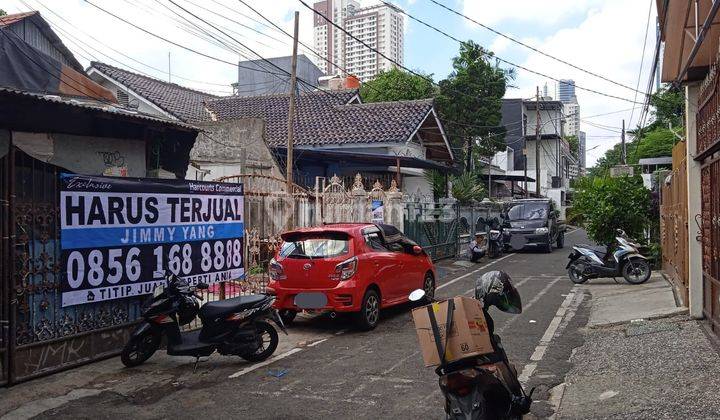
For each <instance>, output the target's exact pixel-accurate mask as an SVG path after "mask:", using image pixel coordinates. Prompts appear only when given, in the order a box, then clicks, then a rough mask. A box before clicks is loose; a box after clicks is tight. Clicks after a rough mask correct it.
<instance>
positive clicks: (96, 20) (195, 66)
mask: <svg viewBox="0 0 720 420" xmlns="http://www.w3.org/2000/svg"><path fill="white" fill-rule="evenodd" d="M91 1H93V3H95V4H97V5H98V6H100V7H102V8H104V9H106V10H108V11H110V12H112V13H114V14H116V15H118V16H120V17H122V18H124V19H126V20H128V21H130V22H132V23H134V24H135V25H137V26H140V27H142V28H146V29H147V30H148V31H151V32H153V33H156V34H158V35H161V36H163V37H166V38H168V39H170V40H172V41H174V42H176V43H178V44H180V45H182V46H184V47H187V48H191V49H194V50H197V51H200V52H202V53H204V54H207V55H210V56H213V57H217V58H219V59H222V60H225V61H229V62H231V63H236V62H237V61H238V60H245V59H258V56H257V55H255V54H253V53H252V52H250V51H249V50H247V49H245V48H243V47H240V46H238V45H237V43H236V42H235V41H232V40H231V39H228V38H226V37H225V36H223V35H222V34H221V33H220V32H219V31H218V30H216V29H213V28H211V27H209V26H206V25H204V24H203V23H202V22H200V21H199V20H197V19H195V18H194V17H192V16H190V15H188V14H187V13H185V12H183V11H182V10H180V9H178V8H176V7H175V6H174V5H173V4H171V3H170V2H168V0H162V3H163V4H164V5H165V6H166V7H167V8H170V9H173V10H175V11H176V12H177V13H179V14H180V15H183V16H184V17H185V18H186V19H188V20H190V21H191V22H192V23H193V24H190V23H188V22H186V21H183V20H182V18H179V17H178V16H176V15H173V13H172V12H171V11H169V10H168V9H167V8H164V7H163V6H161V5H159V4H158V3H156V2H154V1H151V0H127V1H112V2H111V1H103V0H91ZM174 1H175V2H176V3H177V4H179V5H181V6H182V7H184V8H186V9H188V10H189V11H191V12H193V13H195V14H196V15H197V16H199V17H201V18H202V19H205V20H206V21H208V22H211V23H212V24H213V25H215V26H217V27H218V28H220V27H222V28H221V30H222V31H225V32H227V34H228V35H229V36H231V37H233V38H235V39H236V40H237V41H239V42H242V43H243V44H245V45H247V47H249V48H251V49H252V50H254V51H255V52H257V53H258V54H259V55H261V56H263V57H276V56H282V55H289V54H291V53H292V39H291V38H290V37H288V36H287V35H284V34H282V33H281V32H280V31H278V30H276V29H269V28H267V27H266V26H263V24H265V25H269V24H267V22H265V21H264V20H262V18H260V17H259V16H258V15H256V14H255V13H254V12H252V11H251V10H249V9H247V8H246V7H244V6H243V5H242V4H241V3H239V2H238V1H236V0H218V2H217V3H219V4H216V2H200V1H198V0H174ZM24 2H25V3H26V4H27V5H29V6H30V7H32V8H33V9H35V10H39V11H40V12H41V13H42V15H43V17H44V18H45V19H46V20H48V21H50V23H51V24H52V25H53V26H55V27H57V28H58V29H57V32H58V35H59V36H60V37H61V38H62V39H63V42H65V44H66V45H67V46H68V48H70V49H71V50H72V51H73V53H74V54H75V55H76V57H77V58H78V60H79V61H80V62H81V63H82V64H83V65H88V64H89V60H91V59H92V60H98V61H103V62H106V63H108V64H111V65H116V66H119V67H124V68H127V69H128V70H134V71H140V72H143V73H147V74H149V75H151V76H153V77H157V78H161V79H163V80H167V67H168V52H170V53H171V63H172V64H171V69H172V74H173V75H174V76H175V77H173V81H174V82H176V83H179V84H182V85H185V86H188V87H192V88H196V89H201V90H206V91H212V93H217V94H220V93H221V92H225V93H229V92H230V87H229V86H230V84H231V83H233V82H236V81H237V67H235V66H233V65H228V64H224V63H220V62H218V61H213V60H211V59H208V58H204V57H201V56H199V55H197V54H194V53H192V52H189V51H186V50H184V49H183V48H180V47H177V46H173V45H170V44H168V43H166V42H164V41H162V40H160V39H157V38H155V37H153V36H151V35H148V34H145V33H143V32H141V31H139V30H137V29H135V28H133V27H131V26H129V25H127V24H126V23H123V22H121V21H119V20H117V19H115V18H113V17H111V16H109V15H107V14H105V13H104V12H102V11H100V10H98V9H96V8H94V7H93V6H91V5H90V4H88V3H87V2H85V1H82V0H68V1H63V2H55V1H50V0H24ZM192 3H195V4H199V5H201V6H202V7H204V8H206V9H209V10H212V11H213V12H215V13H217V14H213V13H211V12H208V11H206V10H203V9H202V8H200V7H196V6H195V5H193V4H192ZM248 4H250V5H251V6H252V7H254V8H256V9H257V10H258V11H259V12H260V13H262V14H263V15H264V16H266V17H267V18H268V19H270V20H271V21H273V22H274V23H276V24H277V25H278V26H280V27H281V28H283V29H284V30H285V31H287V32H288V33H290V34H292V32H293V12H294V11H295V10H298V11H300V40H301V41H302V42H304V43H306V44H307V45H310V46H312V39H313V29H312V28H313V25H312V19H313V12H312V11H310V10H308V9H306V8H305V7H303V6H302V5H301V4H300V3H298V2H297V1H295V0H273V1H258V0H249V1H248ZM13 6H14V8H9V9H10V10H9V11H12V12H17V11H26V10H28V7H27V6H26V5H25V4H23V2H21V1H20V0H14V4H13ZM223 6H225V7H223ZM48 8H49V9H50V10H51V11H52V12H54V13H55V14H57V15H59V16H62V18H64V19H65V20H67V21H68V22H70V23H68V22H66V21H63V20H62V19H60V18H59V17H58V16H56V15H54V14H53V13H51V12H50V11H48ZM240 13H241V14H243V15H246V16H245V17H244V16H242V15H241V14H240ZM219 15H222V16H225V17H226V18H228V19H230V20H228V19H225V18H223V17H221V16H219ZM257 22H261V23H262V24H259V23H257ZM195 25H197V26H195ZM242 25H247V26H248V27H251V28H254V29H256V30H258V31H260V32H262V33H264V34H267V35H269V36H271V37H272V38H275V39H271V38H270V37H268V36H264V35H260V34H258V33H256V32H254V31H252V30H251V29H248V28H247V27H243V26H242ZM198 26H204V27H205V28H206V29H207V30H208V31H209V32H212V33H213V34H214V35H215V36H216V37H218V38H225V40H224V42H225V43H227V44H229V45H231V46H232V47H233V48H236V49H237V50H238V51H239V52H234V51H232V50H231V49H230V48H228V47H226V46H222V45H221V46H218V45H213V44H216V43H217V41H211V42H210V41H207V40H204V39H201V38H199V37H198V36H196V34H193V33H192V32H193V31H194V32H196V33H197V32H199V29H198ZM83 32H85V33H87V34H90V35H92V36H93V37H95V38H97V40H98V41H99V42H98V41H95V40H93V39H91V38H89V37H88V36H87V35H85V34H84V33H83ZM68 34H70V35H68ZM73 37H75V38H78V39H79V42H78V41H76V40H73ZM82 43H86V44H89V46H87V45H83V44H82ZM101 43H102V44H105V45H107V46H109V47H112V48H113V49H115V50H117V51H120V52H122V53H123V54H125V55H127V56H130V57H132V58H133V59H135V60H137V61H139V62H141V63H144V64H147V65H149V66H152V67H155V68H157V69H159V70H154V69H152V68H149V67H146V66H144V65H142V64H139V63H137V62H134V61H132V60H130V59H128V58H126V57H123V56H122V55H120V54H118V53H116V52H114V51H112V50H110V49H109V48H108V47H106V46H103V45H101ZM300 51H301V52H304V48H301V49H300ZM108 56H109V57H108ZM130 67H132V68H130ZM180 76H182V77H185V78H187V79H193V80H199V81H204V82H207V83H195V82H191V81H188V80H185V79H181V78H180ZM209 83H213V84H209Z"/></svg>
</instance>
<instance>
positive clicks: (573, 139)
mask: <svg viewBox="0 0 720 420" xmlns="http://www.w3.org/2000/svg"><path fill="white" fill-rule="evenodd" d="M565 140H567V142H568V144H569V145H570V153H571V154H572V155H573V156H575V157H577V156H578V152H580V140H579V139H578V136H567V137H565Z"/></svg>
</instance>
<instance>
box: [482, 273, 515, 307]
mask: <svg viewBox="0 0 720 420" xmlns="http://www.w3.org/2000/svg"><path fill="white" fill-rule="evenodd" d="M475 299H482V301H483V304H484V306H485V309H487V308H488V307H489V306H490V305H493V306H495V307H497V308H498V309H500V310H501V311H503V312H509V313H511V314H519V313H521V312H522V301H521V300H520V294H519V293H518V291H517V289H515V286H513V285H512V283H511V282H510V276H509V275H508V274H507V273H505V272H504V271H488V272H487V273H485V274H483V275H482V276H481V277H480V278H479V279H477V280H476V281H475Z"/></svg>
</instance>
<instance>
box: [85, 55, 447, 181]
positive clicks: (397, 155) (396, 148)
mask: <svg viewBox="0 0 720 420" xmlns="http://www.w3.org/2000/svg"><path fill="white" fill-rule="evenodd" d="M88 73H89V75H90V77H92V78H93V80H95V81H97V82H98V83H99V84H101V85H102V86H104V87H107V88H108V89H110V90H112V91H113V92H115V93H116V94H117V95H119V97H120V98H122V97H123V95H126V96H127V97H128V103H129V104H130V105H133V104H136V106H137V107H138V109H142V110H145V111H147V112H151V113H155V115H163V116H165V117H168V118H173V119H177V120H179V121H184V122H188V123H193V124H199V125H200V126H201V127H202V129H203V131H202V132H201V134H200V135H199V136H198V139H197V141H196V146H195V148H194V149H193V151H192V153H191V165H190V167H189V168H188V171H189V175H188V177H192V178H195V179H206V180H209V179H217V178H220V177H223V176H230V175H237V174H240V173H245V174H260V175H270V176H274V177H279V178H283V177H284V172H285V155H286V147H287V120H288V110H289V99H288V98H289V95H288V94H285V93H281V94H269V95H254V96H228V97H217V96H214V95H210V94H207V93H203V92H199V91H195V90H192V89H188V88H185V87H182V86H180V85H177V84H173V83H168V82H164V81H161V80H158V79H154V78H151V77H147V76H143V75H139V74H136V73H133V72H130V71H127V70H124V69H120V68H117V67H114V66H110V65H107V64H103V63H98V62H93V63H92V65H91V66H90V69H89V70H88ZM294 147H295V149H296V151H295V154H294V160H295V163H294V167H295V170H296V173H295V174H294V179H295V182H296V183H297V184H299V185H302V186H305V187H308V188H312V187H314V185H315V179H316V177H325V178H327V179H329V178H330V177H332V176H333V175H336V174H337V175H338V176H340V177H342V178H344V179H345V184H346V185H351V184H352V181H351V180H352V178H353V177H354V176H355V175H356V174H357V173H360V174H361V175H362V176H363V178H365V179H368V180H373V181H372V182H374V180H380V181H381V182H382V183H383V184H384V185H386V186H387V185H389V184H390V181H391V180H393V179H394V180H396V182H397V183H398V184H399V185H400V186H401V187H402V189H403V191H406V192H416V191H418V190H420V191H421V192H422V193H423V194H429V193H430V186H429V184H428V183H427V181H426V180H425V177H424V170H426V169H437V170H441V171H444V172H447V171H448V169H449V167H450V166H451V165H452V163H453V154H452V150H451V148H450V146H449V143H448V140H447V137H446V135H445V131H444V128H443V126H442V123H441V121H440V119H439V118H438V116H437V113H436V111H435V108H434V104H433V102H432V100H421V101H406V102H387V103H373V104H363V103H362V100H361V98H360V96H359V95H358V91H357V90H339V91H313V92H302V93H300V95H298V99H297V119H296V127H295V135H294Z"/></svg>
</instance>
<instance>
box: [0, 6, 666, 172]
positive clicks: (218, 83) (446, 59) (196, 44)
mask: <svg viewBox="0 0 720 420" xmlns="http://www.w3.org/2000/svg"><path fill="white" fill-rule="evenodd" d="M171 1H172V2H174V3H176V5H174V4H172V3H171ZM305 1H306V2H307V3H308V4H312V0H305ZM376 1H377V0H365V1H364V2H363V3H364V4H370V3H374V2H376ZM438 1H439V2H440V3H443V4H445V5H447V6H449V7H451V8H453V9H455V10H457V11H459V12H461V13H464V14H465V15H467V16H469V17H471V18H473V19H475V20H477V21H478V22H480V23H482V24H484V25H487V26H489V27H492V28H494V29H496V30H498V31H500V32H503V33H506V34H508V35H511V36H512V37H514V38H516V39H519V40H521V41H523V42H525V43H526V44H529V45H532V46H534V47H536V48H538V49H540V50H542V51H544V52H546V53H548V54H550V55H552V56H555V57H558V58H561V59H563V60H565V61H568V62H570V63H572V64H574V65H576V66H578V67H580V68H582V69H586V70H589V71H591V72H593V73H596V74H599V75H602V76H604V77H606V78H607V79H610V80H612V81H614V82H617V83H619V84H622V85H625V86H628V87H632V88H635V87H636V86H637V83H638V77H639V75H640V68H641V61H643V57H642V50H643V44H644V41H645V32H646V23H647V22H648V11H650V27H649V31H648V35H647V48H646V51H645V57H644V66H643V72H642V75H641V78H640V84H639V90H641V91H643V90H644V89H645V87H646V85H647V77H648V72H649V68H650V64H651V63H650V62H651V61H652V55H653V48H654V45H655V29H654V28H655V27H654V22H655V9H654V7H651V4H652V3H654V2H653V1H652V0H553V1H539V0H501V1H500V0H438ZM243 2H245V3H247V5H248V6H250V7H252V8H254V9H256V11H257V12H258V13H259V14H261V15H263V16H264V17H266V18H267V19H269V20H270V21H272V22H273V23H275V24H277V25H278V26H280V27H281V28H283V29H284V30H286V31H287V32H290V33H291V32H292V26H293V25H292V18H293V12H294V11H296V10H298V11H300V22H301V24H300V38H301V41H304V42H305V43H307V44H308V45H310V46H312V12H311V11H309V10H308V9H306V8H305V7H303V5H302V4H301V3H300V1H298V0H242V1H241V0H112V1H110V0H89V1H85V0H0V8H3V9H5V10H6V11H8V12H9V13H14V12H19V11H27V10H31V9H32V10H39V11H41V13H42V14H43V16H44V17H45V19H46V20H48V21H49V22H50V23H51V25H52V26H53V27H54V28H55V29H56V31H57V32H58V34H59V36H60V37H61V38H62V39H63V41H64V42H65V43H66V45H67V46H68V47H69V48H70V49H71V50H72V51H73V52H74V53H75V54H76V56H77V58H78V59H79V60H80V61H81V63H83V64H88V63H89V61H90V60H98V61H103V62H106V63H108V64H113V65H116V66H120V67H125V68H128V69H129V70H133V71H136V72H141V73H145V74H148V75H151V76H154V77H158V78H162V79H164V80H167V78H168V53H170V69H171V77H172V81H173V82H176V83H180V84H183V85H187V86H189V87H193V88H197V89H202V90H205V91H208V92H211V93H215V94H224V93H229V92H230V88H229V84H230V83H232V82H235V81H236V79H237V69H236V67H235V66H233V65H230V64H227V63H222V62H220V61H217V60H212V59H208V58H204V57H201V56H199V55H197V54H194V53H191V52H188V51H186V50H183V49H182V48H180V47H177V46H174V45H172V44H169V43H167V42H166V41H163V40H161V39H158V38H156V37H154V36H152V35H149V34H147V33H144V32H142V31H141V30H139V29H136V28H133V27H132V26H130V25H128V24H127V23H124V22H122V21H120V20H118V19H117V18H115V17H112V16H110V15H109V14H107V13H105V12H103V11H101V10H99V9H98V8H96V7H93V6H92V5H91V3H93V4H95V5H97V6H99V7H101V8H103V9H105V10H106V11H108V12H110V13H113V14H115V15H117V16H118V17H120V18H123V19H126V20H127V21H129V22H131V23H133V24H135V25H137V26H139V27H141V28H144V29H146V30H148V31H150V32H153V33H155V34H156V35H159V36H162V37H165V38H167V39H168V40H170V41H173V42H175V43H177V44H180V45H183V46H185V47H188V48H191V49H194V50H196V51H199V52H202V53H204V54H206V55H209V56H212V57H215V58H217V59H219V60H223V61H227V62H230V63H233V62H236V61H237V60H238V59H240V60H244V59H257V58H258V55H261V56H263V57H273V56H280V55H288V54H290V53H291V48H292V47H291V39H290V38H289V37H288V36H286V35H285V34H283V33H282V32H280V31H279V30H277V29H275V28H272V27H271V26H270V24H269V23H268V22H267V21H265V20H263V19H262V18H261V17H260V16H259V15H258V14H256V12H255V11H253V10H251V9H250V8H248V7H247V6H245V5H244V4H243ZM394 3H396V4H398V5H400V6H401V7H402V8H403V9H405V10H406V11H407V12H408V13H409V14H411V15H413V16H416V17H417V18H419V19H422V20H425V21H427V22H431V23H432V24H433V25H434V26H436V27H438V28H440V29H442V30H444V31H446V32H448V33H449V34H451V35H453V36H455V37H456V38H459V39H472V40H474V41H476V42H478V43H479V44H481V45H483V46H485V47H486V48H488V49H490V50H492V51H493V52H495V54H496V55H497V56H498V57H501V58H503V59H504V60H507V61H509V62H512V63H514V64H517V65H520V66H522V67H525V68H527V69H530V70H534V71H537V72H539V73H542V74H544V75H546V76H549V77H543V76H540V75H537V74H533V73H531V72H529V71H525V70H521V69H518V70H517V78H516V80H515V81H514V82H513V85H514V86H515V87H514V88H512V89H510V90H508V92H507V95H506V96H507V97H524V98H529V97H532V96H534V94H535V87H536V86H540V87H541V89H542V87H543V86H544V85H545V84H547V86H548V93H549V94H550V95H551V96H553V95H554V94H555V89H556V82H555V81H554V80H552V78H555V79H573V80H575V82H576V84H577V85H578V86H579V87H583V88H588V89H592V90H595V91H599V92H602V93H606V94H609V95H612V96H617V97H620V98H624V99H626V100H621V99H615V98H611V97H608V96H603V95H600V94H597V93H592V92H589V91H585V90H582V89H580V88H578V89H576V93H577V96H578V101H579V103H580V106H581V118H582V121H581V129H582V130H583V131H585V132H586V133H587V135H588V145H587V147H588V150H589V151H588V165H592V164H593V163H594V162H595V160H596V159H597V158H598V157H599V156H601V155H602V154H603V153H604V152H605V150H607V149H608V148H610V147H612V145H613V144H614V143H617V142H618V141H619V127H620V125H621V121H622V119H625V121H626V124H627V125H628V126H629V127H634V126H635V125H636V124H637V122H638V118H639V116H640V108H641V105H634V104H633V101H634V102H642V101H643V95H642V94H638V95H637V97H636V96H635V92H634V91H633V90H631V89H628V88H626V87H621V86H618V85H617V84H613V83H611V82H608V81H605V80H602V79H600V78H597V77H594V76H592V75H590V74H587V73H585V72H582V71H580V70H577V69H574V68H572V67H570V66H568V65H566V64H562V63H560V62H558V61H555V60H552V59H550V58H547V57H544V56H542V55H540V54H538V53H536V52H533V51H531V50H530V49H528V48H525V47H523V46H521V45H518V44H515V43H513V42H511V41H509V40H507V39H505V38H502V37H500V36H498V35H496V34H494V33H492V32H490V31H488V30H487V29H485V28H482V27H481V26H479V25H477V24H475V23H472V22H470V21H468V20H466V19H463V18H462V17H459V16H456V15H453V14H451V13H450V12H448V11H446V10H443V9H441V8H440V7H439V6H437V5H435V4H433V3H432V2H431V1H430V0H394ZM179 6H180V7H184V8H186V9H188V10H189V11H191V12H192V13H194V14H196V15H197V16H198V17H200V18H202V19H204V20H206V21H207V22H209V23H210V24H212V25H213V26H215V28H217V29H215V28H212V27H209V26H203V25H206V24H203V23H202V22H200V21H199V20H197V19H196V18H194V17H192V16H190V15H188V14H187V13H185V12H183V11H182V10H181V9H180V8H179ZM185 19H186V20H185ZM203 28H204V29H203ZM203 31H205V32H212V33H213V34H215V35H216V36H220V37H222V35H221V34H219V31H223V32H225V33H226V34H227V35H229V36H230V37H232V38H234V39H235V40H236V41H239V42H242V43H243V44H244V45H245V47H242V46H239V45H238V44H237V43H236V42H234V41H232V40H229V39H226V40H225V41H224V44H223V43H219V42H217V41H216V40H212V39H210V40H208V38H209V37H208V35H207V33H203ZM457 49H458V44H457V42H456V41H453V40H451V39H449V38H446V37H444V36H443V35H441V34H439V33H437V32H435V31H432V30H430V29H428V28H426V27H424V26H422V25H420V24H419V23H417V22H414V21H410V20H407V21H406V50H405V64H406V66H407V67H410V68H412V69H417V70H422V71H423V72H427V73H432V74H433V75H434V77H435V79H436V80H439V79H442V78H444V77H445V76H447V74H448V73H449V72H450V71H451V59H452V57H453V56H454V55H455V54H456V53H457ZM301 51H303V48H301ZM305 53H306V54H307V55H311V52H310V51H305ZM501 65H502V66H503V67H511V66H510V65H508V64H501ZM634 106H635V107H637V108H636V109H635V110H634V111H633V110H632V108H633V107H634ZM607 113H612V114H609V115H602V116H596V115H598V114H607ZM631 119H632V121H631Z"/></svg>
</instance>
